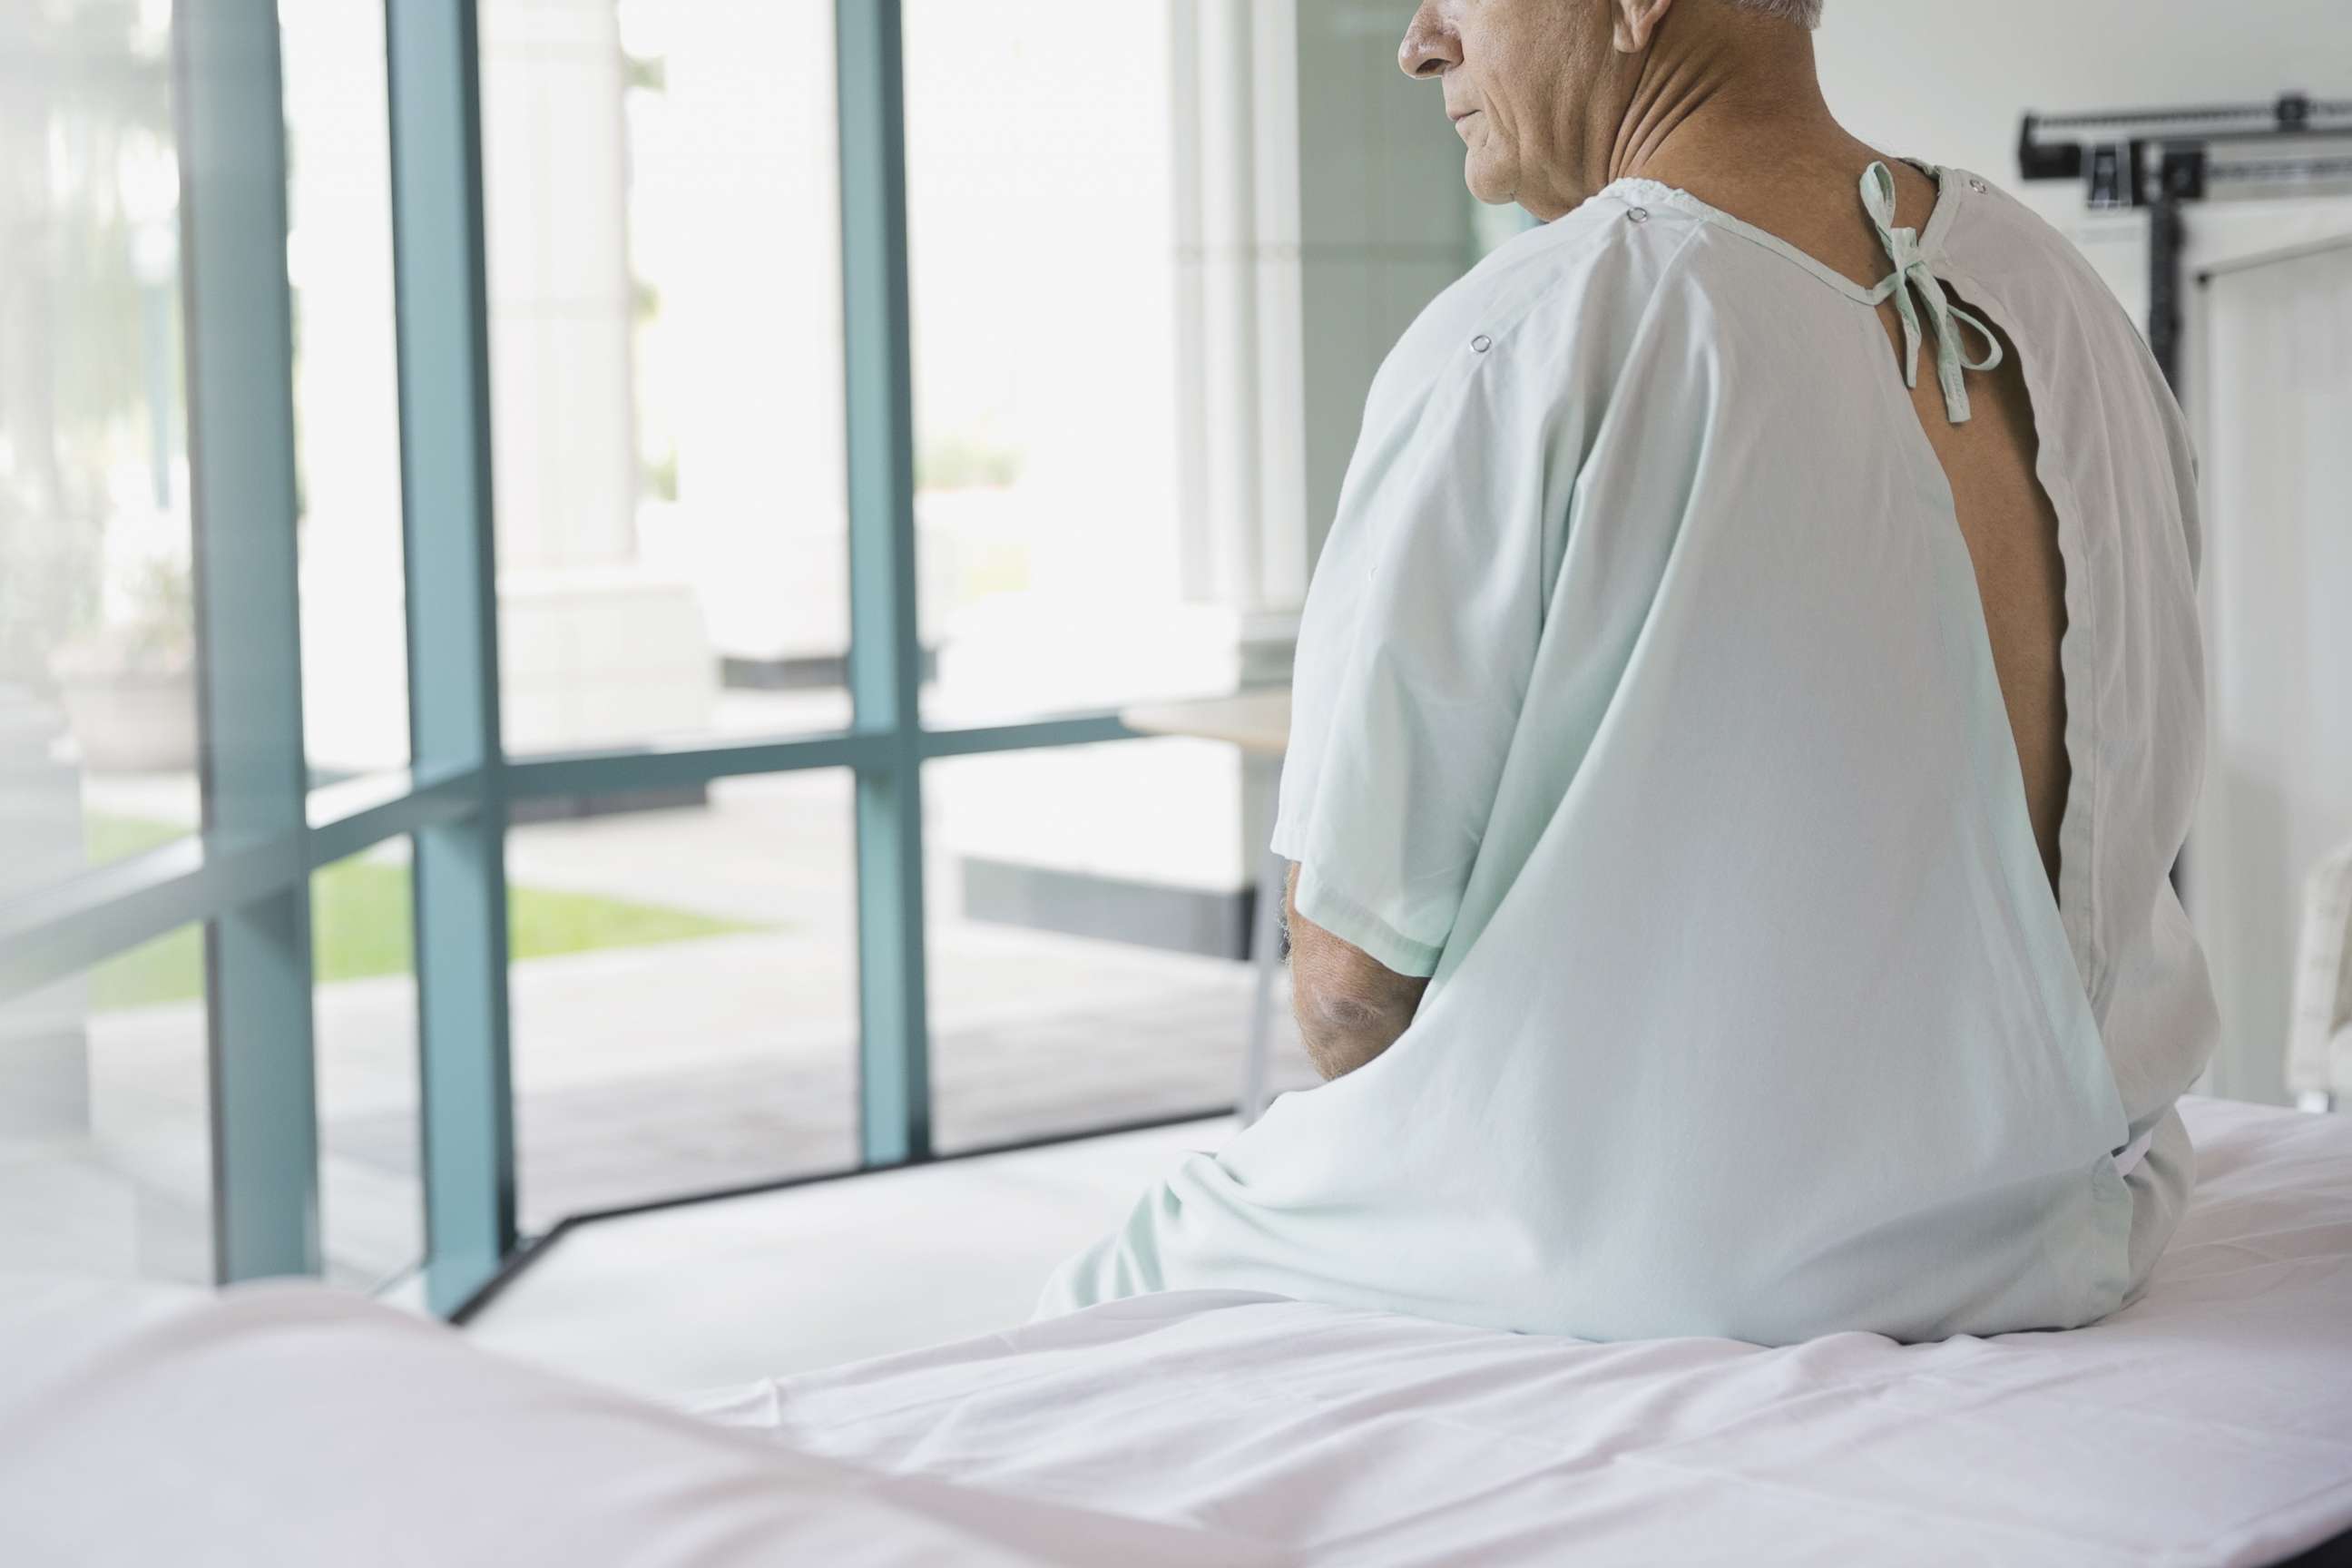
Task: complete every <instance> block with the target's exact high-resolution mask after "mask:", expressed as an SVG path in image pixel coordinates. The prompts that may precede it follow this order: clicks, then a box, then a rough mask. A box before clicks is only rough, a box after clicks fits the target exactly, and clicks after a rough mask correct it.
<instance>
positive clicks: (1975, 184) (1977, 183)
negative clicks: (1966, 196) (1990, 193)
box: [1969, 174, 1987, 195]
mask: <svg viewBox="0 0 2352 1568" xmlns="http://www.w3.org/2000/svg"><path fill="white" fill-rule="evenodd" d="M1969 189H1970V190H1972V191H1974V192H1975V193H1976V194H1977V195H1984V194H1985V191H1986V189H1987V187H1986V185H1985V183H1984V182H1983V181H1982V180H1979V179H1978V178H1977V177H1976V176H1975V175H1974V174H1970V175H1969Z"/></svg>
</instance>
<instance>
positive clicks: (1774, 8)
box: [1731, 0, 1822, 28]
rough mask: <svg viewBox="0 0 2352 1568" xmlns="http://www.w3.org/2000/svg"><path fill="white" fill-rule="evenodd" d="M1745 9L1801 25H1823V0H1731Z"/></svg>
mask: <svg viewBox="0 0 2352 1568" xmlns="http://www.w3.org/2000/svg"><path fill="white" fill-rule="evenodd" d="M1731 3H1732V4H1733V5H1737V6H1738V7H1739V8H1740V9H1741V10H1743V11H1761V12H1762V13H1764V15H1766V16H1778V17H1780V20H1782V21H1783V22H1794V23H1795V24H1797V26H1800V27H1808V28H1810V27H1818V26H1821V25H1822V0H1731Z"/></svg>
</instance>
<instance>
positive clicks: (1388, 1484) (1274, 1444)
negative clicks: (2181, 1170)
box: [700, 1099, 2352, 1568]
mask: <svg viewBox="0 0 2352 1568" xmlns="http://www.w3.org/2000/svg"><path fill="white" fill-rule="evenodd" d="M2182 1105H2183V1112H2184V1115H2185V1116H2186V1117H2187V1119H2188V1121H2189V1127H2190V1131H2191V1132H2192V1134H2193V1136H2194V1138H2195V1140H2196V1143H2197V1146H2198V1165H2199V1172H2200V1175H2199V1184H2198V1191H2197V1195H2196V1198H2195V1201H2194V1203H2193V1204H2192V1205H2191V1207H2190V1210H2189V1214H2188V1215H2186V1216H2185V1217H2184V1219H2183V1221H2182V1223H2181V1226H2180V1228H2179V1233H2178V1234H2177V1236H2176V1237H2175V1239H2174V1241H2173V1244H2172V1247H2171V1248H2170V1250H2169V1251H2168V1253H2167V1254H2166V1255H2165V1258H2164V1259H2163V1261H2162V1263H2161V1264H2160V1265H2159V1267H2158V1271H2157V1274H2156V1277H2155V1279H2154V1280H2153V1281H2152V1283H2151V1286H2150V1289H2148V1291H2147V1294H2146V1295H2145V1296H2144V1297H2143V1298H2142V1299H2141V1300H2139V1301H2137V1303H2135V1304H2134V1305H2133V1306H2131V1307H2129V1308H2126V1310H2123V1311H2121V1312H2119V1313H2117V1314H2116V1315H2115V1316H2114V1317H2112V1318H2110V1319H2108V1320H2106V1321H2103V1322H2101V1323H2099V1324H2097V1325H2095V1326H2093V1327H2091V1328H2087V1329H2082V1330H2077V1331H2072V1332H2067V1333H2039V1334H2011V1335H2003V1336H2000V1337H1998V1338H1994V1339H1989V1340H1976V1339H1958V1340H1951V1341H1947V1342H1941V1343H1937V1344H1927V1345H1914V1346H1904V1345H1897V1344H1895V1343H1894V1342H1891V1341H1888V1340H1885V1339H1881V1338H1878V1337H1876V1336H1874V1335H1867V1334H1841V1335H1832V1336H1830V1337H1827V1338H1824V1339H1821V1340H1816V1341H1813V1342H1810V1343H1807V1344H1802V1345H1796V1346H1790V1347H1787V1348H1784V1349H1779V1350H1760V1349H1758V1348H1756V1347H1753V1346H1749V1345H1745V1344H1740V1343H1737V1342H1730V1341H1720V1340H1681V1341H1653V1342H1635V1343H1620V1344H1590V1343H1585V1342H1576V1341H1567V1340H1556V1339H1555V1340H1548V1339H1538V1338H1529V1337H1521V1336H1515V1335H1511V1334H1506V1333H1498V1332H1493V1331H1481V1330H1471V1329H1464V1328H1457V1327H1453V1326H1448V1325H1444V1324H1436V1323H1430V1322H1423V1321H1417V1320H1412V1319H1407V1318H1402V1317H1395V1316H1390V1315H1385V1314H1380V1313H1374V1312H1368V1311H1361V1310H1345V1309H1339V1308H1332V1307H1324V1306H1318V1305H1311V1304H1308V1303H1304V1302H1298V1301H1292V1300H1285V1299H1283V1298H1280V1297H1272V1296H1259V1295H1252V1294H1246V1293H1238V1292H1223V1291H1195V1292H1172V1293H1169V1294H1165V1295H1161V1296H1156V1297H1146V1298H1142V1299H1139V1300H1131V1301H1123V1302H1116V1303H1111V1304H1108V1305H1106V1306H1102V1307H1097V1308H1094V1309H1092V1310H1087V1311H1084V1312H1080V1313H1077V1314H1075V1315H1073V1316H1071V1317H1067V1318H1064V1319H1059V1320H1055V1321H1047V1322H1044V1323H1038V1324H1034V1325H1031V1326H1028V1327H1026V1328H1023V1329H1018V1330H1014V1331H1009V1332H1006V1333H1003V1334H999V1335H994V1336H991V1337H988V1338H984V1339H977V1340H971V1341H967V1342H962V1343H959V1344H952V1345H947V1346H943V1347H940V1348H937V1349H933V1350H929V1351H922V1352H913V1353H910V1354H906V1355H900V1356H894V1357H888V1358H885V1359H882V1360H878V1361H873V1362H867V1363H859V1364H855V1365H851V1366H847V1367H843V1368H839V1369H835V1370H833V1371H829V1372H823V1373H813V1374H809V1375H805V1376H801V1377H797V1378H792V1379H787V1380H781V1381H776V1382H772V1383H767V1384H758V1385H754V1386H752V1387H750V1388H746V1389H741V1390H738V1391H735V1392H733V1393H731V1394H726V1395H722V1396H716V1397H714V1398H713V1399H711V1400H709V1401H707V1402H705V1403H704V1404H703V1405H702V1406H701V1407H700V1408H701V1411H702V1413H703V1414H704V1415H708V1416H710V1417H712V1418H714V1419H718V1420H720V1421H723V1422H727V1423H730V1424H733V1425H736V1426H750V1427H756V1428H760V1429H762V1430H764V1431H765V1432H766V1433H767V1434H768V1435H769V1436H770V1437H771V1438H772V1440H774V1441H776V1442H778V1443H781V1444H783V1445H787V1446H789V1447H793V1448H795V1449H798V1450H801V1451H803V1452H807V1453H814V1454H821V1455H824V1456H828V1457H831V1458H835V1459H840V1460H844V1461H847V1462H849V1463H851V1464H854V1465H856V1466H858V1467H861V1468H874V1469H879V1470H882V1471H885V1472H888V1473H891V1474H894V1475H898V1476H908V1477H923V1478H928V1479H936V1480H940V1481H945V1482H950V1483H953V1484H956V1485H959V1486H966V1487H971V1488H976V1489H982V1490H984V1491H986V1492H989V1493H991V1494H995V1495H1000V1496H1006V1497H1019V1498H1028V1499H1033V1500H1039V1501H1051V1502H1058V1503H1063V1504H1070V1505H1081V1506H1084V1507H1086V1508H1087V1509H1089V1510H1099V1511H1102V1512H1107V1513H1110V1514H1115V1515H1122V1516H1127V1517H1130V1518H1133V1519H1136V1520H1138V1521H1157V1522H1160V1523H1163V1524H1167V1525H1170V1526H1173V1527H1178V1528H1181V1529H1196V1530H1202V1531H1211V1532H1213V1533H1214V1534H1216V1535H1218V1536H1222V1537H1224V1538H1226V1539H1228V1540H1230V1541H1234V1542H1253V1543H1257V1544H1260V1545H1263V1546H1266V1547H1271V1548H1274V1549H1275V1550H1276V1551H1278V1552H1296V1553H1297V1556H1298V1558H1299V1560H1301V1561H1305V1562H1313V1563H1348V1564H1366V1565H1393V1568H1406V1565H1422V1564H1440V1563H1444V1564H1465V1563H1481V1564H1486V1563H1492V1564H1509V1563H1559V1562H1563V1561H1568V1560H1570V1558H1571V1556H1572V1557H1573V1560H1575V1561H1580V1562H1596V1563H1616V1562H1622V1563H1675V1562H1726V1563H1729V1562H1737V1563H1880V1562H1902V1563H2004V1564H2026V1563H2064V1564H2068V1565H2070V1568H2084V1565H2086V1564H2098V1563H2118V1564H2120V1563H2133V1564H2151V1563H2154V1564H2171V1563H2179V1564H2187V1563H2200V1564H2202V1563H2229V1564H2235V1563H2271V1562H2275V1561H2278V1560H2279V1559H2281V1558H2284V1557H2285V1556H2287V1555H2289V1554H2291V1553H2294V1552H2299V1551H2301V1550H2303V1549H2305V1548H2306V1547H2309V1546H2311V1545H2313V1544H2315V1543H2316V1542H2321V1541H2323V1540H2326V1539H2327V1538H2329V1537H2332V1536H2334V1535H2336V1534H2337V1533H2338V1532H2340V1531H2345V1530H2346V1529H2347V1528H2352V1120H2347V1119H2345V1118H2340V1117H2318V1116H2305V1115H2300V1114H2297V1113H2294V1112H2291V1111H2281V1110H2268V1109H2264V1108H2260V1107H2254V1106H2248V1105H2242V1104H2237V1103H2233V1102H2228V1101H2219V1100H2198V1099H2191V1100H2184V1101H2183V1102H2182Z"/></svg>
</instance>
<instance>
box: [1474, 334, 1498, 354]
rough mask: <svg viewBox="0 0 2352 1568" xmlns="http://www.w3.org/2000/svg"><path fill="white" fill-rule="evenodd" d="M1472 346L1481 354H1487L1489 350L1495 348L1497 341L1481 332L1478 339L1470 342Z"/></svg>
mask: <svg viewBox="0 0 2352 1568" xmlns="http://www.w3.org/2000/svg"><path fill="white" fill-rule="evenodd" d="M1470 346H1471V347H1472V348H1474V349H1475V350H1477V351H1478V352H1479V353H1486V351H1487V350H1488V349H1491V348H1493V347H1494V346H1495V340H1494V339H1492V338H1490V337H1488V336H1487V335H1486V333H1484V332H1480V333H1479V334H1478V335H1477V336H1476V337H1475V338H1472V339H1471V340H1470Z"/></svg>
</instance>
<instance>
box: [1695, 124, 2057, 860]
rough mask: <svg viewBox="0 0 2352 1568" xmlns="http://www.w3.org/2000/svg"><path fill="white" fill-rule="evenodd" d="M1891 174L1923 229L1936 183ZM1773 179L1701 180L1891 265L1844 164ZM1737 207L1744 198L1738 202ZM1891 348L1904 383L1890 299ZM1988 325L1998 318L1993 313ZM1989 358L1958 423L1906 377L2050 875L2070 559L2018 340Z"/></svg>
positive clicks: (1832, 245)
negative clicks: (1947, 492)
mask: <svg viewBox="0 0 2352 1568" xmlns="http://www.w3.org/2000/svg"><path fill="white" fill-rule="evenodd" d="M1883 156H1884V155H1883V154H1880V153H1874V152H1873V151H1871V150H1870V149H1869V148H1868V147H1867V146H1865V145H1864V144H1863V143H1862V142H1854V143H1853V147H1852V149H1851V151H1850V153H1849V154H1848V155H1847V157H1846V159H1845V160H1844V162H1846V163H1850V164H1851V167H1852V169H1853V170H1859V169H1861V168H1862V167H1863V166H1864V165H1865V164H1867V163H1869V162H1870V161H1871V160H1873V159H1874V158H1883ZM1884 161H1885V163H1886V164H1887V166H1888V168H1890V169H1891V170H1893V172H1894V174H1895V222H1896V224H1897V225H1898V226H1903V227H1906V228H1915V229H1924V228H1926V227H1927V218H1928V216H1929V214H1931V213H1932V212H1933V211H1934V210H1935V204H1936V186H1935V183H1934V182H1933V181H1931V180H1930V179H1928V177H1927V175H1925V174H1921V173H1920V172H1919V171H1918V170H1917V169H1915V168H1913V167H1912V166H1911V165H1910V164H1908V163H1901V162H1899V161H1897V160H1895V159H1891V158H1886V159H1884ZM1774 184H1775V186H1776V188H1775V189H1774V190H1772V191H1770V192H1769V193H1763V192H1757V193H1749V192H1746V191H1742V190H1738V189H1736V188H1735V189H1714V190H1708V189H1701V190H1700V191H1699V193H1698V194H1699V195H1704V196H1706V199H1708V200H1709V201H1711V202H1713V203H1714V204H1715V205H1717V206H1720V207H1722V208H1723V209H1724V210H1725V211H1727V212H1729V213H1731V214H1733V215H1734V216H1739V217H1743V218H1747V219H1748V221H1750V222H1754V223H1755V224H1756V226H1758V227H1759V228H1763V229H1765V230H1767V231H1768V232H1770V233H1773V234H1776V235H1778V236H1779V237H1780V238H1782V239H1785V240H1787V241H1788V242H1789V243H1790V244H1791V245H1793V246H1795V247H1797V248H1798V249H1800V250H1802V251H1805V252H1807V253H1808V254H1810V255H1811V256H1813V257H1814V258H1817V259H1819V260H1821V261H1822V262H1824V263H1826V264H1827V265H1828V266H1830V267H1831V268H1834V269H1835V270H1837V271H1839V272H1842V273H1843V274H1844V275H1845V276H1847V277H1849V278H1851V279H1853V280H1854V281H1855V282H1857V283H1861V284H1864V285H1865V286H1867V285H1872V284H1875V283H1876V282H1877V281H1878V280H1879V279H1881V278H1883V277H1885V275H1886V271H1887V258H1886V252H1885V248H1884V247H1882V246H1881V245H1880V244H1879V241H1878V237H1877V235H1876V234H1874V233H1873V232H1872V230H1871V227H1870V224H1869V222H1868V220H1867V219H1866V218H1865V217H1864V216H1863V213H1862V209H1861V207H1860V205H1859V204H1858V203H1857V202H1856V200H1855V197H1854V189H1853V174H1852V173H1850V172H1848V171H1847V170H1846V169H1844V168H1839V169H1837V170H1836V171H1834V172H1832V171H1831V170H1829V169H1822V170H1819V171H1815V170H1811V169H1807V168H1795V169H1790V171H1788V173H1787V174H1783V175H1781V176H1780V178H1778V179H1776V180H1775V182H1774ZM1743 208H1746V209H1747V210H1746V211H1743V210H1742V209H1743ZM1952 298H1953V300H1954V302H1955V303H1956V304H1958V305H1960V306H1961V307H1963V308H1964V309H1966V310H1969V313H1970V314H1972V315H1975V316H1978V317H1979V318H1980V319H1983V320H1986V321H1992V318H1991V316H1990V314H1989V312H1988V311H1987V310H1985V309H1984V308H1983V307H1982V306H1981V305H1979V303H1978V302H1977V301H1974V300H1967V299H1964V298H1961V297H1960V296H1958V294H1954V295H1953V296H1952ZM1878 314H1879V320H1880V321H1881V322H1882V323H1883V324H1884V325H1885V328H1886V333H1887V337H1888V339H1889V341H1890V342H1891V343H1892V344H1893V347H1894V351H1895V352H1894V353H1891V354H1889V355H1888V356H1887V360H1886V374H1887V376H1888V377H1889V384H1890V385H1891V386H1892V387H1894V388H1895V390H1898V391H1900V390H1902V376H1903V322H1902V318H1901V317H1900V316H1899V315H1897V314H1896V312H1895V304H1894V301H1893V300H1886V301H1885V302H1882V303H1881V304H1880V305H1879V307H1878ZM1993 325H1994V327H1995V329H1996V331H1999V330H2000V322H1998V321H1994V322H1993ZM2000 346H2001V363H2000V366H1999V367H1998V368H1997V369H1994V370H1990V371H1983V372H1970V373H1969V410H1970V417H1969V421H1968V422H1967V423H1966V424H1962V425H1956V424H1954V423H1952V421H1951V418H1950V417H1949V416H1948V414H1947V412H1946V411H1945V407H1944V398H1943V394H1942V392H1941V391H1940V390H1939V389H1938V387H1937V383H1936V378H1935V375H1934V374H1932V367H1930V366H1923V367H1922V372H1921V374H1920V376H1919V383H1918V385H1917V386H1916V387H1914V388H1912V389H1910V396H1911V403H1912V410H1913V412H1914V413H1915V414H1916V416H1918V420H1919V428H1920V431H1921V433H1922V434H1923V435H1925V436H1926V437H1927V445H1928V447H1930V448H1931V449H1932V450H1933V451H1934V453H1935V455H1936V460H1937V463H1939V464H1940V465H1941V466H1942V468H1943V470H1944V478H1945V479H1946V480H1947V481H1948V483H1949V484H1950V486H1951V489H1952V505H1953V510H1954V511H1955V513H1956V514H1957V516H1958V520H1959V528H1960V536H1961V537H1962V538H1963V539H1965V540H1966V541H1967V542H1968V546H1969V560H1970V561H1971V562H1973V563H1975V565H1976V575H1977V594H1978V596H1979V599H1980V600H1981V601H1982V604H1983V608H1984V619H1985V631H1986V634H1987V636H1988V637H1990V640H1991V643H1992V661H1993V668H1994V670H1995V671H1996V672H1997V673H1998V674H1999V676H2000V692H2001V698H2002V700H2003V701H2004V702H2005V703H2006V704H2007V706H2008V709H2009V725H2010V731H2011V739H2012V741H2013V742H2015V745H2016V750H2017V762H2018V769H2019V772H2020V773H2021V775H2022V778H2023V781H2024V785H2025V802H2026V810H2027V813H2028V815H2029V816H2031V817H2032V822H2033V837H2034V842H2035V844H2036V845H2037V846H2038V847H2040V849H2041V851H2042V867H2043V868H2044V869H2045V870H2046V871H2047V872H2048V873H2049V876H2050V879H2051V883H2052V885H2053V887H2055V886H2056V884H2057V879H2058V826H2059V822H2060V819H2061V818H2062V817H2063V816H2064V815H2065V810H2066V788H2067V783H2068V769H2067V762H2066V693H2065V685H2064V681H2063V677H2062V675H2061V672H2060V669H2059V662H2058V645H2059V641H2060V639H2061V638H2062V637H2064V635H2065V631H2066V583H2065V567H2064V564H2063V562H2062V561H2061V560H2060V557H2059V553H2058V518H2057V514H2056V512H2055V511H2053V510H2052V508H2051V503H2050V498H2049V496H2048V495H2047V494H2046V493H2044V491H2043V490H2042V483H2041V481H2040V479H2038V478H2036V477H2035V468H2034V465H2035V462H2036V460H2037V458H2039V455H2040V450H2041V447H2040V442H2039V441H2038V439H2037V438H2036V436H2035V433H2034V425H2033V409H2032V401H2031V399H2030V398H2029V396H2028V395H2027V392H2026V385H2025V374H2024V369H2023V366H2022V365H2021V363H2020V360H2019V355H2018V353H2017V348H2016V345H2015V344H2014V343H2012V342H2010V340H2009V337H2008V334H2007V333H2006V332H2005V331H2003V332H2001V344H2000Z"/></svg>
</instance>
